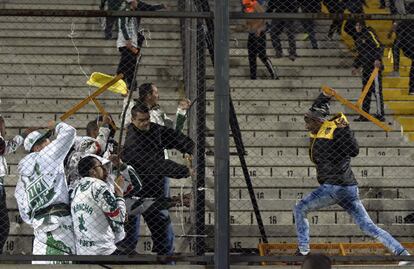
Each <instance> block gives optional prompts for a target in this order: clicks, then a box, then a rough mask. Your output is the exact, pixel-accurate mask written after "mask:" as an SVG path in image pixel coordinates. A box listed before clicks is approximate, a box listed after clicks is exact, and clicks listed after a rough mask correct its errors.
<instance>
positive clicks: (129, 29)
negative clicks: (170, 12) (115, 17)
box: [116, 0, 166, 90]
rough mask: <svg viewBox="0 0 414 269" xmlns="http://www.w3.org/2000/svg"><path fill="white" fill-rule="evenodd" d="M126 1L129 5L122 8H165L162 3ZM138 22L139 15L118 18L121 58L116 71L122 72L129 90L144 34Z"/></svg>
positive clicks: (118, 44)
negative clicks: (151, 3) (150, 3)
mask: <svg viewBox="0 0 414 269" xmlns="http://www.w3.org/2000/svg"><path fill="white" fill-rule="evenodd" d="M127 2H129V5H124V7H123V8H122V9H123V10H131V11H134V10H139V11H156V10H160V9H163V8H166V6H165V5H164V4H161V5H149V4H146V3H144V2H142V1H140V0H127ZM140 22H141V18H140V17H121V18H119V25H118V28H119V31H118V39H117V42H116V46H117V48H118V50H119V52H120V53H121V59H120V61H119V64H118V69H117V71H116V73H117V74H124V80H125V82H126V84H127V86H128V89H130V90H135V89H131V85H132V80H133V79H134V73H135V67H136V63H137V56H138V55H139V53H140V51H141V47H142V43H143V42H144V40H145V37H144V35H143V34H141V33H140V29H139V26H140Z"/></svg>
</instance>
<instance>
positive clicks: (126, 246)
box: [117, 177, 174, 256]
mask: <svg viewBox="0 0 414 269" xmlns="http://www.w3.org/2000/svg"><path fill="white" fill-rule="evenodd" d="M164 196H165V197H170V179H169V178H168V177H165V178H164ZM143 217H144V220H145V222H146V223H147V226H148V228H149V229H150V231H151V238H152V242H153V248H152V250H153V252H156V253H157V254H159V255H170V256H171V255H173V253H174V230H173V226H172V224H171V219H170V216H169V212H168V210H167V209H163V210H160V209H157V208H149V209H148V212H145V213H144V214H143ZM140 222H141V215H137V216H129V218H128V221H127V223H125V225H124V229H125V233H126V234H125V239H124V240H122V241H121V242H120V243H118V244H117V246H118V247H119V248H120V249H121V250H122V251H123V252H122V254H124V255H130V254H134V253H135V249H136V246H137V243H138V240H139V226H140Z"/></svg>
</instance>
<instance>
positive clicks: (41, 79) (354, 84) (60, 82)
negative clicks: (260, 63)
mask: <svg viewBox="0 0 414 269" xmlns="http://www.w3.org/2000/svg"><path fill="white" fill-rule="evenodd" d="M33 61H34V60H33ZM62 61H63V59H62ZM45 64H47V63H45ZM50 64H52V63H50ZM51 66H52V65H51ZM102 69H105V66H103V67H102ZM159 70H160V72H161V74H159V75H158V77H153V76H149V75H146V76H143V75H141V74H139V77H140V79H141V80H147V79H150V78H152V79H153V81H156V82H157V84H159V83H160V81H165V80H172V79H173V78H174V79H178V78H175V77H172V76H171V75H169V73H170V72H173V73H174V72H176V71H172V70H170V69H168V68H166V67H161V66H160V67H159ZM96 71H101V70H96ZM102 71H103V70H102ZM140 72H141V71H140ZM142 72H143V71H142ZM177 73H181V72H177ZM22 79H25V82H23V81H22ZM0 80H1V81H2V85H3V86H17V85H23V86H26V87H27V80H29V85H32V86H37V87H43V86H55V87H64V86H70V87H77V86H79V87H80V86H85V84H84V83H85V76H84V75H83V74H79V75H57V76H53V75H36V77H30V75H29V78H28V76H27V75H25V76H23V75H13V74H9V75H0ZM31 80H32V81H31ZM30 81H31V82H30ZM177 82H178V81H177ZM177 82H176V83H177ZM206 83H207V85H212V84H213V82H212V80H211V79H208V80H207V81H206ZM230 83H231V84H232V87H243V88H252V87H265V88H271V87H274V88H307V89H309V88H320V87H321V86H322V85H326V84H328V85H329V86H331V87H333V88H340V87H342V88H343V87H346V86H348V87H350V88H359V87H360V85H361V82H360V81H359V80H356V79H338V78H331V79H329V81H327V80H326V78H317V77H316V78H312V79H308V80H306V82H305V81H304V80H298V79H296V78H291V79H281V80H250V79H232V80H230Z"/></svg>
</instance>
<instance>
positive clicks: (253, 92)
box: [0, 78, 414, 103]
mask: <svg viewBox="0 0 414 269" xmlns="http://www.w3.org/2000/svg"><path fill="white" fill-rule="evenodd" d="M85 80H86V78H85ZM248 83H249V81H247V80H246V84H248ZM156 85H157V87H158V90H159V92H160V99H161V100H175V99H176V98H177V97H179V96H180V93H179V92H178V88H179V82H177V81H171V82H166V81H162V80H160V81H157V82H156ZM336 90H337V92H339V93H340V94H341V95H342V96H343V97H345V98H347V99H348V100H350V101H352V102H354V103H355V102H356V100H357V99H358V96H357V95H356V93H359V92H360V91H361V89H360V88H359V87H357V88H353V89H349V88H347V89H341V88H337V89H336ZM230 91H231V96H232V99H233V102H236V101H239V100H240V101H243V100H245V101H261V100H267V101H296V102H300V101H314V100H315V98H316V97H317V96H318V94H319V93H320V92H321V87H315V88H313V89H312V88H284V87H279V88H277V87H272V88H260V87H259V88H253V87H252V88H246V87H241V88H239V87H233V88H231V89H230ZM85 92H88V90H87V89H85V85H83V86H78V87H76V86H65V87H57V86H53V85H52V86H49V87H36V86H28V85H26V86H23V85H22V86H0V96H1V97H2V99H3V100H4V99H13V98H19V99H21V98H22V96H21V95H22V93H24V97H25V98H30V99H37V98H39V97H41V98H42V99H55V98H56V96H59V98H62V99H77V98H79V96H83V95H85ZM98 99H119V96H118V95H116V94H113V93H111V92H104V93H103V94H102V95H100V97H99V98H98ZM213 99H214V92H213V91H207V100H209V101H212V100H213ZM384 99H385V100H388V101H391V100H392V101H398V100H400V98H399V97H398V96H396V97H395V96H394V94H392V93H391V94H388V93H384ZM412 101H414V96H413V98H412ZM333 102H335V101H333Z"/></svg>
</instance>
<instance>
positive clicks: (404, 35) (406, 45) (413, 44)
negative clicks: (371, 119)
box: [396, 2, 414, 95]
mask: <svg viewBox="0 0 414 269" xmlns="http://www.w3.org/2000/svg"><path fill="white" fill-rule="evenodd" d="M396 4H397V3H396ZM405 10H406V12H407V14H414V2H410V3H406V5H405ZM398 28H399V37H400V47H401V49H402V51H403V52H404V55H405V56H407V57H408V58H410V59H411V68H410V82H409V87H408V94H410V95H413V94H414V66H413V60H414V22H413V21H401V22H400V23H399V25H398Z"/></svg>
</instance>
